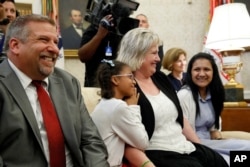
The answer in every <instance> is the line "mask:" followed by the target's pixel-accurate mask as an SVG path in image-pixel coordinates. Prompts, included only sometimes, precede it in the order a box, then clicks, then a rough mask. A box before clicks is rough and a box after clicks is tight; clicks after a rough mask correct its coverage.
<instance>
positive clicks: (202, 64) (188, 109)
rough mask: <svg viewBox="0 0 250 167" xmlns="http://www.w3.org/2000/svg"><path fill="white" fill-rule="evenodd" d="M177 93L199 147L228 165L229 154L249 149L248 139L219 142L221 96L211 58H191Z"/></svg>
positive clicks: (220, 86) (202, 54)
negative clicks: (200, 145)
mask: <svg viewBox="0 0 250 167" xmlns="http://www.w3.org/2000/svg"><path fill="white" fill-rule="evenodd" d="M177 94H178V97H179V100H180V104H181V107H182V110H183V113H184V116H185V117H186V118H187V119H188V120H189V122H190V124H191V126H192V128H193V129H194V130H195V131H196V133H197V135H198V137H199V138H200V139H201V143H202V144H204V145H206V146H208V147H210V148H212V149H214V150H215V151H217V152H218V153H220V154H221V155H222V156H223V157H224V158H225V159H226V160H227V162H228V163H229V153H230V151H235V150H250V140H239V139H227V140H221V139H222V134H221V131H220V129H221V120H220V115H221V112H222V109H223V102H224V99H225V93H224V87H223V84H222V82H221V79H220V75H219V72H218V68H217V65H216V63H215V61H214V57H213V56H211V55H210V54H207V53H198V54H196V55H194V56H193V57H192V58H191V60H190V62H189V64H188V68H187V77H186V86H184V87H183V88H182V89H181V90H180V91H179V92H178V93H177Z"/></svg>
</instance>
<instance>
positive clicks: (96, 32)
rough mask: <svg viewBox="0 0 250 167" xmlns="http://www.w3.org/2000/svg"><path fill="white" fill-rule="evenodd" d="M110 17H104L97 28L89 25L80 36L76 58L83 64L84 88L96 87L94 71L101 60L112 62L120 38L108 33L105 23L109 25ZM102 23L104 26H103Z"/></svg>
mask: <svg viewBox="0 0 250 167" xmlns="http://www.w3.org/2000/svg"><path fill="white" fill-rule="evenodd" d="M112 20H113V17H112V15H106V16H104V18H103V19H102V21H101V22H100V24H99V26H98V28H96V25H94V24H90V26H89V27H88V28H87V29H86V31H85V32H84V34H83V36H82V41H81V47H80V49H79V50H78V57H79V59H80V60H81V62H83V63H85V79H84V86H85V87H96V86H97V85H96V82H95V78H96V71H97V68H98V66H99V64H100V63H101V60H103V59H109V60H114V59H115V58H116V55H117V54H116V53H117V48H118V46H119V43H120V40H121V36H118V35H116V34H115V33H112V32H110V31H109V26H110V27H112V26H113V25H111V24H110V25H109V26H107V24H106V23H111V21H112ZM103 23H104V24H103Z"/></svg>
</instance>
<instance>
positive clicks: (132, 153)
mask: <svg viewBox="0 0 250 167" xmlns="http://www.w3.org/2000/svg"><path fill="white" fill-rule="evenodd" d="M159 43H160V40H159V37H158V35H157V34H156V33H154V32H152V31H151V30H149V29H147V28H135V29H132V30H130V31H129V32H128V33H126V34H125V35H124V37H123V38H122V41H121V44H120V48H119V51H118V57H117V60H118V61H121V62H124V63H126V64H128V65H129V66H130V67H131V69H132V71H133V74H134V76H135V80H136V83H137V84H136V87H137V91H138V92H139V93H140V96H139V100H138V105H139V106H140V108H141V116H142V123H143V124H144V126H145V128H146V131H147V133H148V136H149V146H148V147H147V148H146V150H145V153H144V152H142V151H140V150H138V149H137V150H136V148H132V147H129V146H127V148H128V149H126V152H125V157H126V158H127V159H128V161H129V162H130V163H132V164H133V165H135V166H145V167H148V166H149V165H151V162H153V164H154V165H155V166H157V167H188V166H195V167H211V166H213V167H228V165H227V163H226V161H225V160H224V159H223V157H221V156H220V155H219V154H218V153H217V152H215V151H213V150H212V149H210V148H208V147H206V146H203V145H201V144H199V143H200V140H199V138H198V137H197V135H196V134H195V132H194V131H193V129H192V127H191V125H190V124H189V122H188V120H187V119H186V118H185V117H183V113H182V109H181V106H180V103H179V100H178V97H177V94H176V92H175V90H174V88H173V86H172V84H171V83H170V82H169V80H168V78H167V76H166V74H165V73H163V72H161V71H158V70H156V64H157V63H158V62H159V61H160V58H159V55H158V45H159ZM145 154H146V156H143V155H145Z"/></svg>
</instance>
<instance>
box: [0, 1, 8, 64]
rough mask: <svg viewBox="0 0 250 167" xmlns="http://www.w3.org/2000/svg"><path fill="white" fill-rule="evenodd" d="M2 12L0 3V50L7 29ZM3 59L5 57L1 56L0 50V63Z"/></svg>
mask: <svg viewBox="0 0 250 167" xmlns="http://www.w3.org/2000/svg"><path fill="white" fill-rule="evenodd" d="M4 12H5V10H4V7H3V5H2V4H1V3H0V48H3V43H4V33H5V31H6V28H7V25H6V21H5V13H4ZM7 24H8V23H7ZM4 58H5V55H4V54H2V49H0V62H2V61H3V60H4Z"/></svg>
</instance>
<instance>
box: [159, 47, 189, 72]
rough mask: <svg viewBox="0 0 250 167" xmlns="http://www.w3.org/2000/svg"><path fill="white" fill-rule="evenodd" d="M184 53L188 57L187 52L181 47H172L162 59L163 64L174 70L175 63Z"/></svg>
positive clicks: (164, 66) (169, 69)
mask: <svg viewBox="0 0 250 167" xmlns="http://www.w3.org/2000/svg"><path fill="white" fill-rule="evenodd" d="M181 54H184V56H185V57H187V53H186V51H185V50H183V49H181V48H171V49H169V50H168V51H167V52H166V53H165V55H164V57H163V60H162V66H163V68H165V69H167V70H168V71H172V70H173V63H174V62H176V61H177V60H178V59H179V57H180V55H181Z"/></svg>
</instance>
